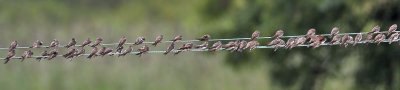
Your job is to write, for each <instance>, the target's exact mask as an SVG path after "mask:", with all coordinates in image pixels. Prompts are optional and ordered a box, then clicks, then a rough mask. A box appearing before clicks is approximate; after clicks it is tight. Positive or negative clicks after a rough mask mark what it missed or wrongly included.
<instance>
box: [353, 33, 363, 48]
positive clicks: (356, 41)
mask: <svg viewBox="0 0 400 90" xmlns="http://www.w3.org/2000/svg"><path fill="white" fill-rule="evenodd" d="M361 40H362V34H361V33H359V34H357V36H356V37H355V38H354V42H353V46H356V44H357V43H359V42H361Z"/></svg>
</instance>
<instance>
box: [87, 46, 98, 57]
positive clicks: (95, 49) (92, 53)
mask: <svg viewBox="0 0 400 90" xmlns="http://www.w3.org/2000/svg"><path fill="white" fill-rule="evenodd" d="M97 51H98V49H97V47H93V49H92V51H91V52H90V54H89V56H87V57H86V58H92V57H93V56H97V55H96V54H97Z"/></svg>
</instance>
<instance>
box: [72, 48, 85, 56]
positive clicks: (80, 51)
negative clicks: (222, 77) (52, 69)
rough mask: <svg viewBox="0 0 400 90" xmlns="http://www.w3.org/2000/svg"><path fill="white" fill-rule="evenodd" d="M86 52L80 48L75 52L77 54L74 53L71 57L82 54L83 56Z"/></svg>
mask: <svg viewBox="0 0 400 90" xmlns="http://www.w3.org/2000/svg"><path fill="white" fill-rule="evenodd" d="M85 52H86V50H85V49H84V48H81V49H80V50H77V52H75V53H74V55H73V57H78V56H80V55H82V54H85Z"/></svg>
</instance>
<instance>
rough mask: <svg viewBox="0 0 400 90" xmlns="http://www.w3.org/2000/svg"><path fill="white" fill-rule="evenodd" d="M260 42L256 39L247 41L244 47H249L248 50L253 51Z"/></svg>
mask: <svg viewBox="0 0 400 90" xmlns="http://www.w3.org/2000/svg"><path fill="white" fill-rule="evenodd" d="M258 45H260V43H259V42H258V41H255V40H254V41H249V42H248V43H247V45H246V47H245V49H247V48H248V49H249V51H253V50H254V49H255V48H256V47H257V46H258Z"/></svg>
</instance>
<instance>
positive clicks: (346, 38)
mask: <svg viewBox="0 0 400 90" xmlns="http://www.w3.org/2000/svg"><path fill="white" fill-rule="evenodd" d="M349 36H350V35H349V34H347V33H346V34H344V35H343V37H342V39H341V41H340V42H341V43H340V44H342V45H345V44H346V42H347V41H348V40H350V38H349Z"/></svg>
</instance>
